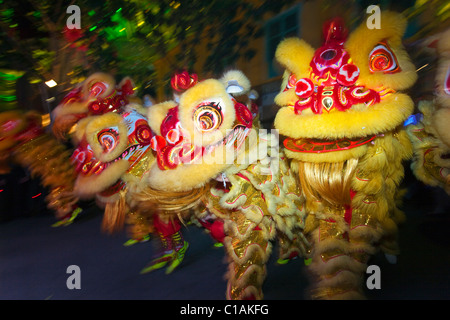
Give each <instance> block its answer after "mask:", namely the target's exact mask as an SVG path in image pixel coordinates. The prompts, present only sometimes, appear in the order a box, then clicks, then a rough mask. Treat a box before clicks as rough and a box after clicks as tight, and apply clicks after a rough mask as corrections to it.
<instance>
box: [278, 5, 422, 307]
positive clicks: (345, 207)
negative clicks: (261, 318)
mask: <svg viewBox="0 0 450 320" xmlns="http://www.w3.org/2000/svg"><path fill="white" fill-rule="evenodd" d="M405 27H406V20H405V19H403V18H402V17H401V16H400V15H398V14H395V13H392V12H385V13H383V14H382V15H381V28H380V29H368V28H367V27H366V25H365V23H364V24H362V25H360V26H359V27H358V28H356V29H355V30H354V31H353V32H352V33H350V34H349V35H348V36H347V32H346V30H345V28H344V27H343V24H342V22H341V21H340V20H338V19H336V20H333V21H331V22H329V23H328V24H326V25H325V26H324V37H325V43H324V44H323V46H322V47H320V48H319V49H317V50H314V49H313V48H312V47H311V46H310V45H308V44H307V43H306V42H305V41H303V40H300V39H298V38H288V39H285V40H283V41H282V42H281V43H280V44H279V46H278V48H277V50H276V59H277V60H278V62H279V63H280V64H281V65H282V66H283V67H285V69H286V71H285V73H284V76H283V83H282V88H281V90H282V91H281V92H280V93H279V94H278V95H277V96H276V97H275V103H276V104H277V105H279V106H280V107H281V109H280V110H279V111H278V113H277V115H276V118H275V127H276V128H277V129H279V132H280V135H282V136H285V139H284V140H283V145H284V148H285V149H284V151H285V153H286V156H287V157H289V158H290V159H292V163H291V166H292V168H293V170H295V171H296V172H297V173H298V175H299V178H300V182H301V189H302V194H303V195H304V196H305V198H306V211H307V215H308V217H307V220H306V227H305V232H306V234H307V235H308V236H309V238H310V240H311V242H312V246H313V249H312V252H311V258H312V262H311V264H310V266H309V271H310V273H311V275H312V277H313V288H312V289H311V298H313V299H359V298H364V289H363V285H362V280H363V278H364V274H365V271H366V268H367V261H368V259H369V257H370V255H372V254H374V253H375V252H376V249H377V247H380V248H381V249H382V250H383V251H384V252H385V253H387V254H392V255H395V254H397V253H398V251H399V248H398V245H397V242H396V238H397V224H398V223H399V222H401V221H403V220H404V215H403V213H402V212H401V211H400V210H399V209H398V208H397V206H396V196H395V194H396V189H397V187H398V185H399V183H400V181H401V179H402V178H403V175H404V170H403V166H402V161H403V160H405V159H407V158H409V157H410V156H411V153H412V150H411V149H412V148H411V143H410V141H409V139H408V136H407V134H406V132H405V130H404V128H403V122H404V121H405V119H407V118H408V116H409V115H410V114H411V113H412V111H413V108H414V105H413V101H412V100H411V98H410V97H409V96H408V95H406V94H404V93H400V92H398V90H404V89H407V88H409V87H410V86H412V85H413V83H414V82H415V81H416V78H417V75H416V72H415V67H414V65H413V64H412V63H411V62H410V60H409V57H408V55H407V53H406V51H405V50H404V48H403V46H402V43H401V37H402V35H403V32H404V30H405Z"/></svg>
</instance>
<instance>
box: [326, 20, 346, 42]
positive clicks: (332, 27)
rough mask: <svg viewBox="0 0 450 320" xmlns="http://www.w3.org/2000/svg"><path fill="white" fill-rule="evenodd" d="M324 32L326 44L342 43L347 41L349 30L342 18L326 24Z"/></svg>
mask: <svg viewBox="0 0 450 320" xmlns="http://www.w3.org/2000/svg"><path fill="white" fill-rule="evenodd" d="M322 31H323V36H324V39H325V43H332V42H337V43H342V42H344V41H345V40H346V39H347V34H348V30H347V28H346V27H345V23H344V20H342V19H341V18H334V19H332V20H329V21H327V22H325V23H324V25H323V29H322Z"/></svg>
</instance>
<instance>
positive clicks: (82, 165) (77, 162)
mask: <svg viewBox="0 0 450 320" xmlns="http://www.w3.org/2000/svg"><path fill="white" fill-rule="evenodd" d="M138 149H142V146H140V145H137V144H135V145H132V146H129V147H127V148H126V149H125V150H124V151H123V152H122V154H121V155H119V156H118V157H117V158H115V159H114V160H112V161H109V162H102V161H100V160H97V159H96V158H95V156H94V153H93V151H92V149H91V148H90V146H86V145H84V144H83V146H79V147H78V148H77V149H75V151H74V152H73V154H72V157H71V160H72V164H73V165H74V166H75V171H76V172H77V173H79V174H82V175H84V176H91V175H100V174H101V173H102V172H103V171H104V170H105V169H106V168H108V167H109V166H110V165H112V164H113V163H115V162H117V161H119V160H123V159H127V157H129V156H130V155H132V154H133V155H136V153H139V154H141V153H143V152H144V151H143V150H142V151H139V150H138ZM136 156H138V155H136Z"/></svg>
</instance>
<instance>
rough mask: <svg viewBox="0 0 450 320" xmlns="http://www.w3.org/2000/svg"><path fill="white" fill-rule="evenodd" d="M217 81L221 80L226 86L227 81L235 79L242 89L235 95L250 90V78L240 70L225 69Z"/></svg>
mask: <svg viewBox="0 0 450 320" xmlns="http://www.w3.org/2000/svg"><path fill="white" fill-rule="evenodd" d="M219 81H221V82H222V83H223V85H224V86H225V87H227V86H228V83H229V81H236V82H237V83H238V84H239V85H240V86H241V87H242V89H243V90H242V92H239V93H237V94H236V95H237V96H241V95H244V94H247V93H248V92H249V91H250V87H251V84H250V80H249V79H248V78H247V77H246V76H245V75H244V73H243V72H242V71H240V70H230V71H227V72H226V73H225V74H224V75H223V76H222V78H220V79H219Z"/></svg>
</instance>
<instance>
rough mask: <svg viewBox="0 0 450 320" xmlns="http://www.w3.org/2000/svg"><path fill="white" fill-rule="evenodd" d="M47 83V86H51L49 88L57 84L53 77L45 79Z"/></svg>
mask: <svg viewBox="0 0 450 320" xmlns="http://www.w3.org/2000/svg"><path fill="white" fill-rule="evenodd" d="M45 84H46V85H47V87H49V88H53V87H54V86H56V85H57V83H56V81H55V80H53V79H51V80H48V81H45Z"/></svg>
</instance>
